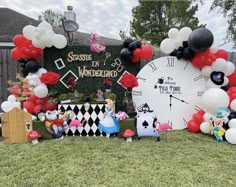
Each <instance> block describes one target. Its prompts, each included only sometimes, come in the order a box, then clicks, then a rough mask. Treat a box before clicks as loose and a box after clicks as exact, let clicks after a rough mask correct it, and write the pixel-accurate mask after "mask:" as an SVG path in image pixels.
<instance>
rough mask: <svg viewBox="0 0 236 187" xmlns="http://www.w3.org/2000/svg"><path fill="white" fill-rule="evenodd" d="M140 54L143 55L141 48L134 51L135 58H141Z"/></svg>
mask: <svg viewBox="0 0 236 187" xmlns="http://www.w3.org/2000/svg"><path fill="white" fill-rule="evenodd" d="M140 53H141V50H140V49H139V48H136V49H135V50H134V51H133V56H136V57H140Z"/></svg>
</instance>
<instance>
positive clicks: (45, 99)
mask: <svg viewBox="0 0 236 187" xmlns="http://www.w3.org/2000/svg"><path fill="white" fill-rule="evenodd" d="M42 99H43V100H44V102H45V103H46V102H47V101H48V100H49V99H50V98H49V96H46V97H44V98H42Z"/></svg>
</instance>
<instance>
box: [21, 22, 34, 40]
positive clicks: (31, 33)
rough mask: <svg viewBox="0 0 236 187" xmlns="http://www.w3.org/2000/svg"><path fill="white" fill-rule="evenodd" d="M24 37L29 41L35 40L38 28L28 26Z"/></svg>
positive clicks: (25, 28) (24, 29) (24, 30)
mask: <svg viewBox="0 0 236 187" xmlns="http://www.w3.org/2000/svg"><path fill="white" fill-rule="evenodd" d="M22 32H23V35H24V37H25V38H27V39H28V40H32V39H33V38H34V35H35V33H36V27H35V26H33V25H26V26H25V27H24V28H23V31H22Z"/></svg>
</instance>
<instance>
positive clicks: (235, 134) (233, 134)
mask: <svg viewBox="0 0 236 187" xmlns="http://www.w3.org/2000/svg"><path fill="white" fill-rule="evenodd" d="M225 139H226V140H227V141H228V142H229V143H231V144H236V128H230V129H228V130H227V131H226V132H225Z"/></svg>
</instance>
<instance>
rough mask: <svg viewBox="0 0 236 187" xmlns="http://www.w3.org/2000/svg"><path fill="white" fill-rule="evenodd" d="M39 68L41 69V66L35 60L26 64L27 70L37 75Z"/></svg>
mask: <svg viewBox="0 0 236 187" xmlns="http://www.w3.org/2000/svg"><path fill="white" fill-rule="evenodd" d="M39 68H40V65H39V64H38V62H37V61H35V60H29V61H28V62H27V63H26V64H25V70H26V71H28V72H30V73H36V72H37V71H38V70H39Z"/></svg>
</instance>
